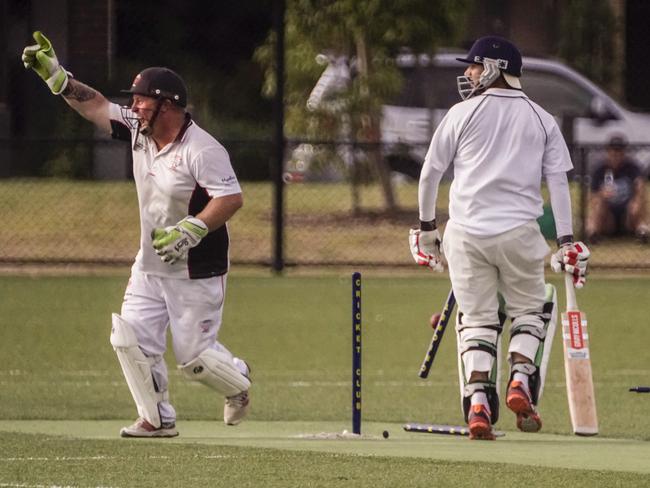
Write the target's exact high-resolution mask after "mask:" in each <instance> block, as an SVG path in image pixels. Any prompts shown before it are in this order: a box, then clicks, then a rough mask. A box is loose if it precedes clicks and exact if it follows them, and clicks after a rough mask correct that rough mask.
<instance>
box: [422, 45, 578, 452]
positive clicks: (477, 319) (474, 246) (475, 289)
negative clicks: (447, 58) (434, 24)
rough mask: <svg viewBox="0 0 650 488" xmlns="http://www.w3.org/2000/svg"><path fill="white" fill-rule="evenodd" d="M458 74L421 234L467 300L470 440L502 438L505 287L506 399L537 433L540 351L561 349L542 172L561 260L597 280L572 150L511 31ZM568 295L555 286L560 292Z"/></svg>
mask: <svg viewBox="0 0 650 488" xmlns="http://www.w3.org/2000/svg"><path fill="white" fill-rule="evenodd" d="M457 59H458V61H459V62H461V63H465V64H466V65H467V69H466V70H465V72H464V75H463V76H459V77H458V91H459V93H460V96H461V98H462V100H463V101H461V102H460V103H458V104H456V105H454V106H453V107H452V108H451V109H450V110H449V112H448V113H447V115H446V116H445V117H444V119H443V120H442V121H441V123H440V125H439V126H438V127H437V129H436V131H435V133H434V134H433V138H432V140H431V144H430V147H429V150H428V152H427V155H426V157H425V160H424V164H423V167H422V172H421V175H420V181H419V192H418V203H419V217H420V227H419V229H412V230H411V231H410V234H409V243H410V248H411V252H412V254H413V258H414V259H415V261H416V263H417V264H419V265H422V266H427V267H430V268H432V269H435V270H438V271H442V261H441V251H440V247H441V244H442V245H443V250H444V254H445V256H446V259H447V263H448V266H449V275H450V278H451V284H452V289H453V291H454V293H455V295H456V299H457V302H458V310H459V313H458V318H457V323H456V333H457V339H458V356H459V361H458V363H459V376H460V379H461V385H460V386H461V396H462V398H461V404H462V407H463V413H464V416H465V420H466V422H467V423H468V424H469V431H470V439H483V440H492V439H494V434H493V429H492V426H493V424H494V423H496V422H497V419H498V415H499V398H498V379H497V378H498V351H499V343H500V341H499V336H500V334H501V332H502V322H500V320H499V317H498V310H499V301H498V296H499V295H501V296H502V297H503V299H504V301H505V307H506V313H507V316H508V317H509V318H510V321H511V326H510V340H509V346H508V355H507V357H508V362H509V365H510V375H509V380H508V386H507V392H506V406H507V407H508V408H509V409H510V410H511V411H512V412H513V413H514V414H515V415H516V419H517V420H516V422H517V427H518V428H519V429H520V430H522V431H525V432H537V431H539V429H540V428H541V427H542V420H541V418H540V414H539V412H538V409H537V404H538V402H539V400H540V398H539V397H540V396H541V391H542V387H543V383H544V377H545V374H546V371H545V370H546V364H545V362H544V361H540V360H539V358H540V356H543V355H542V354H540V352H542V350H543V349H544V346H545V345H546V349H547V350H550V341H552V336H551V334H547V330H548V322H549V320H551V316H550V313H549V311H548V310H547V309H546V307H545V306H544V305H545V302H546V301H547V296H548V293H547V288H546V285H545V281H544V260H545V257H546V255H547V254H548V252H549V247H548V245H547V244H546V241H545V240H544V237H543V236H542V234H541V232H540V229H539V226H538V224H537V218H538V217H540V216H541V215H542V213H543V210H542V205H543V199H542V195H541V184H542V177H544V178H545V179H546V184H547V186H548V189H549V193H550V199H551V206H552V209H553V213H554V216H555V222H556V229H557V235H558V239H557V244H558V247H559V249H558V250H557V252H555V253H554V254H553V255H552V257H551V265H552V268H553V270H554V271H556V272H559V271H562V270H563V271H565V272H567V273H570V274H571V275H572V276H573V283H574V286H575V287H576V288H581V287H582V286H583V285H584V283H585V277H586V269H587V260H588V258H589V250H588V249H587V246H585V245H584V244H583V243H582V242H574V241H573V227H572V219H571V198H570V194H569V184H568V180H567V171H569V170H571V169H572V168H573V165H572V163H571V159H570V155H569V151H568V149H567V146H566V143H565V142H564V139H563V137H562V134H561V133H560V130H559V128H558V126H557V123H556V122H555V120H554V118H553V116H551V115H550V114H549V113H548V112H546V111H545V110H544V109H542V108H541V107H540V106H539V105H537V104H536V103H535V102H534V101H533V100H531V99H529V98H528V97H527V96H526V94H525V92H524V91H523V89H522V81H521V77H522V58H521V54H520V52H519V50H518V49H517V47H516V46H515V45H514V44H512V43H511V42H509V41H508V40H506V39H503V38H500V37H495V36H488V37H482V38H480V39H478V40H477V41H476V42H475V43H474V45H473V46H472V47H471V49H470V51H469V53H468V54H467V56H465V57H462V58H457ZM450 164H453V168H454V179H453V182H452V184H451V189H450V193H449V221H448V222H447V225H446V228H445V232H444V241H442V240H441V238H440V234H439V231H438V229H437V225H436V213H435V211H436V200H437V195H438V187H439V184H440V180H441V178H442V175H443V173H444V172H445V170H447V168H448V167H449V165H450ZM555 296H556V294H555V293H553V294H552V297H553V300H555Z"/></svg>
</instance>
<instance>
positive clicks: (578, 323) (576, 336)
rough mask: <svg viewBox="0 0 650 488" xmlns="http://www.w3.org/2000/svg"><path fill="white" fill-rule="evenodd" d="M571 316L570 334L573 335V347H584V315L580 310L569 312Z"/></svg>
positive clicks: (568, 314) (569, 316)
mask: <svg viewBox="0 0 650 488" xmlns="http://www.w3.org/2000/svg"><path fill="white" fill-rule="evenodd" d="M567 316H568V318H569V336H570V337H571V347H572V348H573V349H582V348H583V347H585V343H584V341H583V336H582V317H581V316H580V312H575V311H574V312H567Z"/></svg>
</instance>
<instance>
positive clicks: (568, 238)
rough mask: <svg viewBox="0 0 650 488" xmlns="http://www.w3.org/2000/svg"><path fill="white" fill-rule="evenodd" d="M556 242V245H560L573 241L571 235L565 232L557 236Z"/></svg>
mask: <svg viewBox="0 0 650 488" xmlns="http://www.w3.org/2000/svg"><path fill="white" fill-rule="evenodd" d="M556 242H557V247H562V246H564V245H565V244H571V243H572V242H573V235H572V234H567V235H565V236H561V237H558V238H557V241H556Z"/></svg>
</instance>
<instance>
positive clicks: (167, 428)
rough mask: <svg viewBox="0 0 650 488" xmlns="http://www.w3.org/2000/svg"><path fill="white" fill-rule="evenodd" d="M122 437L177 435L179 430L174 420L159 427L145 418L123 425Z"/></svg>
mask: <svg viewBox="0 0 650 488" xmlns="http://www.w3.org/2000/svg"><path fill="white" fill-rule="evenodd" d="M120 435H121V436H122V437H176V436H177V435H178V431H177V430H176V424H175V423H174V422H163V423H162V425H161V426H160V427H159V428H156V427H154V426H153V425H151V424H150V423H149V422H147V421H146V420H145V419H143V418H139V419H138V420H136V421H135V422H134V423H133V425H129V426H128V427H122V429H121V430H120Z"/></svg>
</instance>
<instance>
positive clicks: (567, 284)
mask: <svg viewBox="0 0 650 488" xmlns="http://www.w3.org/2000/svg"><path fill="white" fill-rule="evenodd" d="M564 288H566V309H567V310H578V301H577V300H576V290H575V287H574V286H573V276H572V275H570V274H569V273H564Z"/></svg>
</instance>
